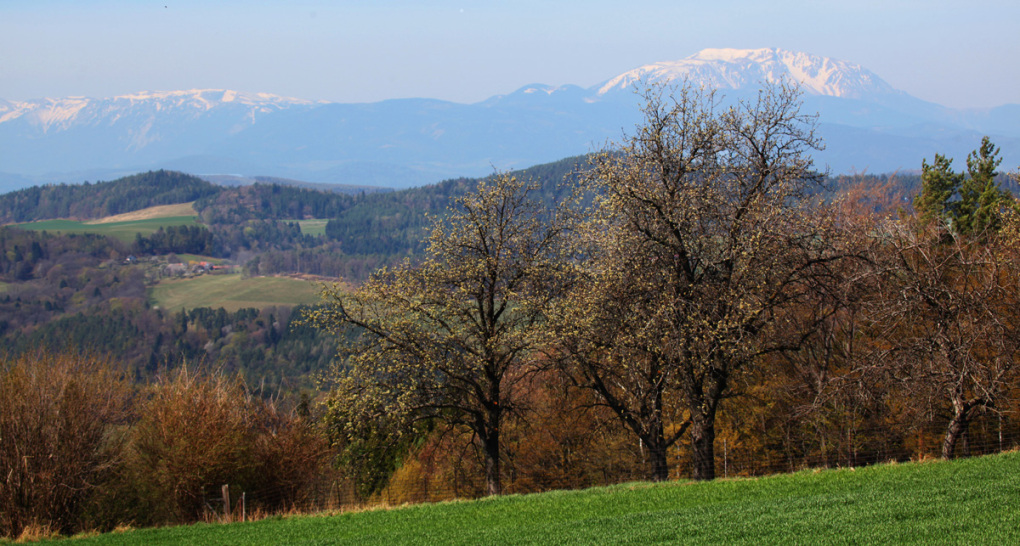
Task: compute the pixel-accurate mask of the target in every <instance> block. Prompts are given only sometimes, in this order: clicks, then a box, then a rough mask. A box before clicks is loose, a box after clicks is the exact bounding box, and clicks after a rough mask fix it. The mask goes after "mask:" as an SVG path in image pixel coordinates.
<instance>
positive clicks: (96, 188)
mask: <svg viewBox="0 0 1020 546" xmlns="http://www.w3.org/2000/svg"><path fill="white" fill-rule="evenodd" d="M218 191H220V188H218V187H217V186H214V185H213V184H210V183H209V182H206V181H204V180H201V179H199V178H196V177H194V176H191V175H187V174H183V173H179V172H174V171H164V170H159V171H149V172H147V173H141V174H136V175H133V176H126V177H124V178H119V179H117V180H113V181H110V182H97V183H95V184H90V183H88V182H86V183H84V184H74V185H70V184H57V185H48V186H35V187H32V188H26V189H23V190H18V191H14V192H11V193H7V194H4V195H0V224H10V223H18V222H33V221H36V220H47V219H52V218H70V219H76V220H88V219H93V218H102V217H104V216H111V215H114V214H122V213H125V212H131V211H135V210H138V209H144V208H146V207H152V206H156V205H172V204H175V203H187V202H190V201H194V200H196V199H199V198H202V197H206V196H210V195H214V194H216V193H217V192H218Z"/></svg>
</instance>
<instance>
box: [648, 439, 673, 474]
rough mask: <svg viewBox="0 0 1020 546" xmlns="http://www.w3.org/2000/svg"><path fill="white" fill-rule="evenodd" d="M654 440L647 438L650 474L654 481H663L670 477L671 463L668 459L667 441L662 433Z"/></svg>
mask: <svg viewBox="0 0 1020 546" xmlns="http://www.w3.org/2000/svg"><path fill="white" fill-rule="evenodd" d="M651 440H652V441H648V440H645V444H646V445H647V446H648V474H649V478H650V479H651V480H652V481H654V482H663V481H666V480H668V479H669V463H668V462H667V461H666V450H667V449H668V448H667V447H666V441H665V439H664V438H662V436H661V435H660V437H659V438H657V439H651Z"/></svg>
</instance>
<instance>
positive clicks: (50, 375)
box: [0, 352, 131, 537]
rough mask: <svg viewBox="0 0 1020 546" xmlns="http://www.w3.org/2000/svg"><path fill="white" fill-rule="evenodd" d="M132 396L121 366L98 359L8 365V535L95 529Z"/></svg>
mask: <svg viewBox="0 0 1020 546" xmlns="http://www.w3.org/2000/svg"><path fill="white" fill-rule="evenodd" d="M130 395H131V387H130V384H129V383H128V382H127V381H126V380H125V378H124V377H123V375H122V374H121V373H119V372H118V371H117V370H116V367H115V366H114V364H113V363H112V362H111V361H110V360H109V359H105V358H101V357H97V356H94V355H87V354H81V353H49V352H40V353H37V354H34V355H25V356H21V357H19V358H17V359H14V360H5V361H0V536H11V537H16V536H19V535H20V534H21V533H22V531H23V530H24V529H25V528H26V527H30V526H34V527H37V528H46V529H51V530H53V531H56V532H60V533H71V532H73V531H76V530H78V529H80V528H82V527H83V526H86V525H88V521H87V520H88V512H89V510H90V508H92V506H91V503H92V501H93V499H94V495H95V493H96V492H97V491H98V490H99V489H101V488H102V487H103V486H104V484H105V483H107V482H108V481H109V480H110V477H111V473H112V472H113V471H114V470H115V469H116V468H117V467H118V466H119V465H120V463H121V461H122V458H123V454H124V442H123V434H122V432H123V425H124V424H125V423H127V421H128V405H129V400H130Z"/></svg>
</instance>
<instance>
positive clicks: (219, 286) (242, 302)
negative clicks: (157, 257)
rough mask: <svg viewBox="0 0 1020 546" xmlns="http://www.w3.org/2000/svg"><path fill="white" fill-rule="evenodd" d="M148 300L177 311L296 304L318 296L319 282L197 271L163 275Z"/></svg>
mask: <svg viewBox="0 0 1020 546" xmlns="http://www.w3.org/2000/svg"><path fill="white" fill-rule="evenodd" d="M149 298H150V300H151V301H152V302H153V303H154V304H155V305H158V306H160V307H161V308H163V309H167V310H169V311H178V310H181V309H193V308H195V307H214V308H215V307H223V308H224V309H226V310H227V311H237V310H238V309H242V308H245V307H256V308H260V309H261V308H263V307H269V306H273V305H298V304H302V303H315V302H317V301H318V300H319V286H318V284H317V283H315V282H312V281H306V280H301V279H292V278H289V277H251V278H243V277H242V276H241V275H240V274H230V275H200V276H198V277H193V278H186V279H167V280H163V281H160V282H159V284H157V285H156V286H154V287H152V289H151V292H150V294H149Z"/></svg>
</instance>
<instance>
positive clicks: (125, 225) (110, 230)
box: [17, 216, 197, 243]
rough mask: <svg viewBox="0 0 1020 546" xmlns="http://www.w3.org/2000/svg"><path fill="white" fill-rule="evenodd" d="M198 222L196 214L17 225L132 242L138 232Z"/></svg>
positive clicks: (47, 221)
mask: <svg viewBox="0 0 1020 546" xmlns="http://www.w3.org/2000/svg"><path fill="white" fill-rule="evenodd" d="M196 223H197V221H196V217H195V216H170V217H163V218H147V219H144V220H129V221H126V222H106V223H84V222H78V221H75V220H43V221H40V222H31V223H28V224H17V227H19V228H21V229H30V230H34V231H47V232H50V233H95V234H98V235H106V236H109V237H114V238H116V239H119V240H121V241H123V242H125V243H130V242H131V241H134V239H135V234H136V233H141V234H142V235H152V234H153V233H155V232H156V230H157V229H159V228H161V227H163V228H166V227H170V226H187V225H192V224H196Z"/></svg>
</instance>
